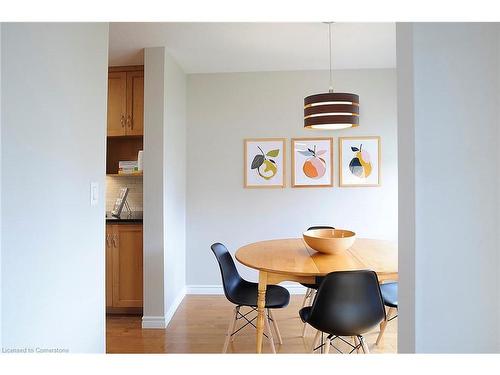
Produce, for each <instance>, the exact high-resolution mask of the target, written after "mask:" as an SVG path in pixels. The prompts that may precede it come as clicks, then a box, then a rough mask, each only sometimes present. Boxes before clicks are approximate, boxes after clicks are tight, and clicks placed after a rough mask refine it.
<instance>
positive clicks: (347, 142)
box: [339, 137, 381, 187]
mask: <svg viewBox="0 0 500 375" xmlns="http://www.w3.org/2000/svg"><path fill="white" fill-rule="evenodd" d="M380 161H381V156H380V137H341V138H339V171H340V172H339V173H340V178H339V185H340V186H343V187H349V186H380V168H381V165H380Z"/></svg>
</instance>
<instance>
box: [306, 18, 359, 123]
mask: <svg viewBox="0 0 500 375" xmlns="http://www.w3.org/2000/svg"><path fill="white" fill-rule="evenodd" d="M325 23H327V24H328V36H329V42H330V89H329V90H328V92H326V93H322V94H315V95H310V96H308V97H306V98H304V128H308V129H322V130H336V129H346V128H352V127H356V126H358V125H359V96H358V95H356V94H350V93H345V92H333V81H332V23H333V22H325Z"/></svg>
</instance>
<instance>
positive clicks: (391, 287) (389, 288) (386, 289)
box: [375, 282, 398, 345]
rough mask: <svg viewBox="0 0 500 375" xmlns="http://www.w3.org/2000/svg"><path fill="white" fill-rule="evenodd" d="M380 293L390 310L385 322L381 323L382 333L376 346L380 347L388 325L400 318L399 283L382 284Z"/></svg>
mask: <svg viewBox="0 0 500 375" xmlns="http://www.w3.org/2000/svg"><path fill="white" fill-rule="evenodd" d="M380 292H381V293H382V300H383V301H384V305H385V306H387V307H388V308H389V309H388V310H387V313H386V317H385V319H384V321H383V322H382V323H380V333H379V334H378V337H377V341H376V342H375V345H378V344H379V342H380V340H381V339H382V335H383V334H384V332H385V328H386V327H387V323H389V322H390V321H391V320H393V319H396V318H397V317H398V283H397V282H389V283H384V284H380Z"/></svg>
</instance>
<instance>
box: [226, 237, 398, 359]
mask: <svg viewBox="0 0 500 375" xmlns="http://www.w3.org/2000/svg"><path fill="white" fill-rule="evenodd" d="M236 259H237V260H238V261H239V262H240V263H242V264H244V265H245V266H247V267H250V268H254V269H256V270H258V271H259V287H258V288H259V289H258V299H257V312H258V316H257V353H261V352H262V337H263V333H264V317H265V301H266V289H267V285H270V284H278V283H280V282H282V281H296V282H299V283H306V284H313V283H315V282H316V276H325V275H326V274H328V273H330V272H334V271H353V270H361V269H370V270H373V271H375V272H376V273H377V276H378V278H379V281H380V282H382V281H384V280H397V278H398V250H397V246H396V245H395V244H394V243H392V242H389V241H383V240H373V239H366V238H358V239H356V241H355V242H354V245H353V246H352V247H351V248H350V249H349V250H346V251H345V252H344V253H342V254H338V255H328V254H322V253H319V252H316V251H315V250H313V249H311V248H310V247H309V246H308V245H307V244H306V243H305V242H304V240H303V239H302V238H290V239H280V240H271V241H261V242H255V243H251V244H249V245H246V246H243V247H241V248H239V249H238V251H237V252H236Z"/></svg>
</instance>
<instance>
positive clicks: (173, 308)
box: [165, 287, 186, 327]
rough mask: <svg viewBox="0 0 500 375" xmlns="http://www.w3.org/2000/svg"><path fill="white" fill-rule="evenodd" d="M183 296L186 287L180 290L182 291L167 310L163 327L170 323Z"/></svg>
mask: <svg viewBox="0 0 500 375" xmlns="http://www.w3.org/2000/svg"><path fill="white" fill-rule="evenodd" d="M185 296H186V287H184V288H182V290H181V291H180V292H179V293H178V294H177V297H175V299H174V302H173V303H172V306H170V309H168V311H167V313H166V314H165V327H166V326H168V323H170V321H171V320H172V317H173V316H174V314H175V312H176V311H177V309H178V308H179V305H180V304H181V302H182V300H183V299H184V297H185Z"/></svg>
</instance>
